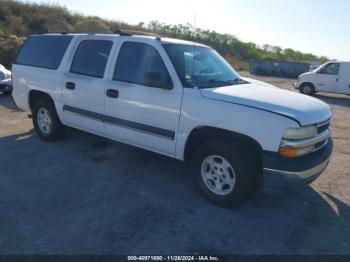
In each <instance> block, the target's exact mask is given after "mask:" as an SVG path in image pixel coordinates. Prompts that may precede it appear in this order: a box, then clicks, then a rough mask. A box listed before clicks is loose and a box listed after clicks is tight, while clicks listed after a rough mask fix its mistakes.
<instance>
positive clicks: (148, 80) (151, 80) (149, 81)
mask: <svg viewBox="0 0 350 262" xmlns="http://www.w3.org/2000/svg"><path fill="white" fill-rule="evenodd" d="M144 85H146V86H150V87H156V88H161V89H165V90H170V89H172V88H173V83H172V81H171V79H170V76H169V74H167V73H164V72H161V71H156V70H152V71H147V72H146V73H145V75H144Z"/></svg>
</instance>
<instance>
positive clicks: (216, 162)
mask: <svg viewBox="0 0 350 262" xmlns="http://www.w3.org/2000/svg"><path fill="white" fill-rule="evenodd" d="M246 148H247V146H246V145H244V144H243V143H240V142H235V141H231V142H229V143H228V142H227V141H211V142H205V143H204V144H202V145H201V146H200V147H199V148H198V149H197V151H196V152H195V155H194V157H193V159H192V168H193V174H194V175H195V181H196V184H197V186H198V187H199V190H200V192H201V193H202V194H203V195H204V196H205V197H206V198H207V199H208V200H209V201H210V202H212V203H214V204H216V205H219V206H222V207H234V206H238V205H240V204H242V203H244V202H245V201H247V200H248V199H249V198H250V197H251V196H252V195H253V194H254V193H255V192H256V191H257V189H258V185H259V181H261V180H259V179H260V178H261V170H259V168H258V163H257V161H256V158H255V157H254V154H253V152H252V151H249V150H247V149H246ZM215 158H216V159H215ZM208 160H209V162H211V164H209V167H208V165H207V164H208ZM220 162H221V163H220ZM227 164H229V165H230V167H228V166H227ZM220 167H221V168H222V169H223V170H220ZM208 170H210V171H209V172H208ZM213 172H214V174H213ZM215 172H216V173H215ZM220 179H221V180H220ZM214 180H216V181H214ZM222 181H223V182H222ZM216 185H218V187H216ZM220 188H221V190H220ZM219 191H221V192H219Z"/></svg>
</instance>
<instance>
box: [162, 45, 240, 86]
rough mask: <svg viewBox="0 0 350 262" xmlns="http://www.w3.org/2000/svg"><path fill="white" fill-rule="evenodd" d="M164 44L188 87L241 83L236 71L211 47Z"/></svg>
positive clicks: (182, 80)
mask: <svg viewBox="0 0 350 262" xmlns="http://www.w3.org/2000/svg"><path fill="white" fill-rule="evenodd" d="M163 46H164V48H165V50H166V52H167V54H168V55H169V57H170V60H171V62H172V63H173V65H174V67H175V69H176V72H177V74H178V75H179V77H180V79H181V82H182V84H183V85H184V86H186V87H192V86H197V87H203V88H205V87H214V86H220V85H232V84H233V83H241V82H239V81H238V80H240V77H239V75H238V74H237V73H236V71H235V70H234V69H233V68H232V67H231V66H230V65H229V64H228V63H227V62H226V61H225V60H224V59H223V58H222V57H221V56H220V55H219V54H218V53H217V52H216V51H214V50H213V49H211V48H207V47H200V46H196V47H194V46H192V45H179V44H163ZM240 81H241V80H240Z"/></svg>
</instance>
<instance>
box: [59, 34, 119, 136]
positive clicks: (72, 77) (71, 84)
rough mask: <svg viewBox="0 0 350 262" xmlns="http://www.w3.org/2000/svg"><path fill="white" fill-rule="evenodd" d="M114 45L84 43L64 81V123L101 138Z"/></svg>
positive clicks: (102, 42)
mask: <svg viewBox="0 0 350 262" xmlns="http://www.w3.org/2000/svg"><path fill="white" fill-rule="evenodd" d="M112 45H113V42H112V41H109V40H91V39H86V40H81V41H80V42H78V43H77V48H76V51H75V54H74V57H73V59H72V63H71V65H70V67H69V68H68V70H67V72H66V73H65V74H64V77H63V88H62V100H63V121H64V122H65V123H67V124H68V125H70V126H73V127H77V128H81V129H84V130H87V131H91V132H93V133H97V134H103V133H104V123H103V113H104V99H105V94H104V93H105V90H104V89H105V80H104V79H103V77H104V73H105V68H106V65H107V61H108V57H109V53H110V50H111V48H112Z"/></svg>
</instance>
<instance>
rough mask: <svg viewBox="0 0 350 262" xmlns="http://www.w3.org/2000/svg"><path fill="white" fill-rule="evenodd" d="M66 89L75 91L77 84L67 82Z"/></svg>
mask: <svg viewBox="0 0 350 262" xmlns="http://www.w3.org/2000/svg"><path fill="white" fill-rule="evenodd" d="M66 88H67V89H70V90H74V89H75V83H74V82H67V83H66Z"/></svg>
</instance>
